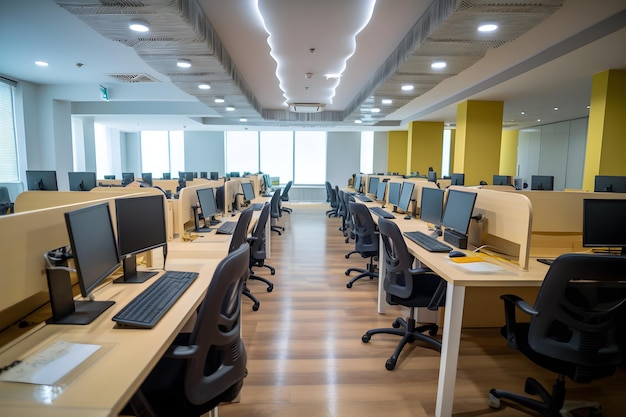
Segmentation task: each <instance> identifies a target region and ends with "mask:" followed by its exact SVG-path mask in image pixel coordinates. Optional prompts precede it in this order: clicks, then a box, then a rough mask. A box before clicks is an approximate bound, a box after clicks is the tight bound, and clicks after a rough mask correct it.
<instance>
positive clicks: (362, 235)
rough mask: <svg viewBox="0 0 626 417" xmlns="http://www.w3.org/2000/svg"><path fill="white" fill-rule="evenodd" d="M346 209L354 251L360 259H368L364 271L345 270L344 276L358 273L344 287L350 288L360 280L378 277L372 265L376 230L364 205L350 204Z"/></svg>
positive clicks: (361, 269)
mask: <svg viewBox="0 0 626 417" xmlns="http://www.w3.org/2000/svg"><path fill="white" fill-rule="evenodd" d="M348 209H349V210H350V213H351V214H352V219H353V221H354V235H355V239H354V250H355V251H356V252H358V253H359V254H360V255H361V257H363V258H369V262H368V263H367V267H366V268H365V269H363V268H348V269H346V275H350V274H351V273H352V272H359V275H357V276H355V277H354V278H352V279H351V280H350V281H349V282H348V283H347V284H346V287H348V288H352V284H354V283H355V282H356V281H357V280H359V279H361V278H365V277H369V279H373V278H377V277H378V272H376V265H375V264H374V257H375V256H378V231H377V230H376V223H374V220H373V219H372V214H371V213H370V211H369V209H368V208H367V207H366V206H365V204H361V203H352V202H351V203H350V205H349V206H348ZM346 257H347V256H346Z"/></svg>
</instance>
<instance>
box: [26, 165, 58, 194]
mask: <svg viewBox="0 0 626 417" xmlns="http://www.w3.org/2000/svg"><path fill="white" fill-rule="evenodd" d="M26 187H27V188H28V190H29V191H33V190H35V191H37V190H39V191H58V190H59V188H58V186H57V173H56V171H31V170H27V171H26Z"/></svg>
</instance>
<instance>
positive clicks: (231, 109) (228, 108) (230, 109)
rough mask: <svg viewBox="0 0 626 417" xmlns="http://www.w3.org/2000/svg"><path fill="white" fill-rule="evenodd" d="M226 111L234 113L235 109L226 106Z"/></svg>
mask: <svg viewBox="0 0 626 417" xmlns="http://www.w3.org/2000/svg"><path fill="white" fill-rule="evenodd" d="M226 111H235V108H234V107H233V106H228V107H226Z"/></svg>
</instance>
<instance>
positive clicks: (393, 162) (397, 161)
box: [387, 130, 408, 174]
mask: <svg viewBox="0 0 626 417" xmlns="http://www.w3.org/2000/svg"><path fill="white" fill-rule="evenodd" d="M407 146H408V132H407V131H406V130H392V131H390V132H388V136H387V171H389V172H397V173H399V174H407V172H406V159H407Z"/></svg>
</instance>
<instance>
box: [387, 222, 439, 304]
mask: <svg viewBox="0 0 626 417" xmlns="http://www.w3.org/2000/svg"><path fill="white" fill-rule="evenodd" d="M378 230H379V232H380V237H381V240H382V242H383V250H384V254H385V256H384V258H385V273H386V274H385V277H384V281H383V287H384V288H385V291H386V292H387V293H388V294H391V295H393V296H395V297H398V298H403V299H410V298H414V297H415V296H416V295H418V294H419V295H423V296H425V297H430V304H429V305H428V306H427V307H428V308H429V309H431V310H436V309H437V308H438V307H440V306H442V305H443V304H444V302H445V293H446V291H445V289H446V282H445V281H444V280H443V279H441V277H440V276H439V275H437V274H435V273H434V272H432V271H430V270H428V269H425V268H413V260H414V258H413V256H412V255H411V254H410V252H409V249H408V247H407V246H406V242H405V240H404V237H403V236H402V232H401V231H400V229H399V228H398V225H397V224H395V223H394V222H392V221H391V220H387V219H383V218H379V219H378ZM416 274H419V275H420V277H419V279H418V280H414V279H413V278H412V277H413V276H414V275H416Z"/></svg>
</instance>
